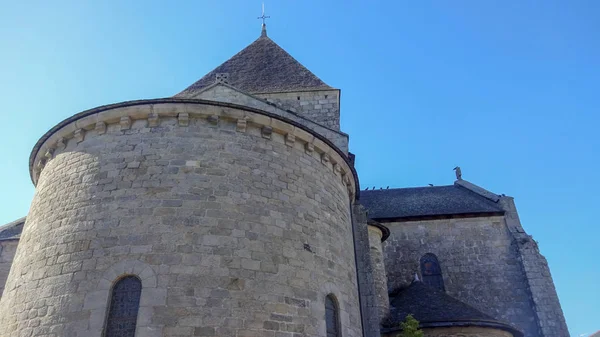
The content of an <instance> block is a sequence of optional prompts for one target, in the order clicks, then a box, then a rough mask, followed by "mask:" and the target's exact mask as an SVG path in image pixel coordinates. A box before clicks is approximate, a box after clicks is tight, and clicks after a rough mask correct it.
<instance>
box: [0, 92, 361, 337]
mask: <svg viewBox="0 0 600 337" xmlns="http://www.w3.org/2000/svg"><path fill="white" fill-rule="evenodd" d="M116 109H117V108H116ZM116 109H113V110H106V111H102V112H100V113H99V114H98V115H96V116H95V117H94V116H91V115H90V116H87V117H85V119H86V120H83V119H79V120H77V121H76V122H74V123H78V125H74V126H73V127H70V126H69V125H65V126H64V127H63V128H62V129H60V130H58V131H56V133H57V134H56V135H52V136H50V137H49V138H47V139H46V141H45V142H44V143H43V144H41V145H40V147H39V151H38V153H39V154H38V155H37V156H35V155H34V160H33V161H34V162H35V163H36V165H34V167H33V169H34V172H33V178H34V181H35V183H36V185H37V186H36V193H35V196H34V200H33V203H32V206H31V209H30V212H29V214H28V217H27V221H26V224H25V227H24V230H23V233H22V236H21V241H20V244H19V246H18V249H17V252H16V255H15V258H14V263H13V267H12V269H11V272H10V274H9V276H8V281H7V283H6V288H5V291H4V296H3V297H2V298H1V299H0V335H1V336H13V335H14V336H17V335H19V336H20V335H24V336H25V335H28V336H86V337H88V336H101V333H102V327H103V320H104V316H103V315H104V314H105V312H106V311H105V310H103V309H104V308H105V307H106V305H107V301H108V298H107V294H108V293H107V290H106V289H108V288H107V285H110V282H111V280H112V282H114V281H115V280H117V279H118V278H119V277H120V276H122V275H127V274H133V275H138V276H139V278H140V279H141V280H142V287H143V289H144V290H143V291H142V300H141V302H142V303H141V306H142V308H141V311H140V315H139V316H138V329H139V330H138V331H140V332H138V334H139V335H143V336H271V337H275V336H289V337H292V336H299V335H302V336H323V335H324V334H325V333H324V332H325V322H324V318H325V307H324V300H325V296H326V295H328V294H330V293H333V295H335V296H336V298H337V299H338V302H339V305H340V321H341V324H342V328H343V331H344V333H345V334H344V336H349V337H352V336H361V334H362V332H361V319H360V311H359V304H358V290H357V284H356V270H355V263H354V254H353V247H352V242H353V240H352V225H351V219H350V207H349V205H350V202H351V200H352V199H353V193H354V185H353V184H354V181H355V179H354V178H353V177H351V178H349V175H350V176H352V172H351V170H350V169H349V168H348V166H347V165H346V164H345V162H344V161H343V159H342V158H341V157H340V155H339V154H338V152H336V151H334V150H332V149H331V148H328V147H327V146H328V145H327V144H326V143H324V142H323V141H320V140H319V139H317V138H315V139H309V141H310V143H311V144H312V145H313V148H314V151H313V152H307V151H306V150H305V148H306V144H307V139H306V137H305V136H304V134H307V132H306V131H305V130H304V131H302V130H299V131H298V132H295V131H294V127H293V126H291V125H289V126H282V125H279V124H277V123H280V124H282V121H277V123H275V122H274V121H273V120H271V119H270V118H267V117H265V116H263V117H261V116H258V115H257V114H255V113H251V112H243V111H229V112H227V113H224V112H223V108H220V107H216V106H203V105H201V104H197V105H194V106H192V105H189V106H188V105H185V104H179V105H178V104H175V103H173V104H164V105H161V106H158V105H154V106H152V105H148V104H140V105H139V106H137V105H136V106H129V107H120V108H118V109H120V110H118V111H117V110H116ZM150 113H153V114H150ZM179 113H185V114H187V115H185V116H186V118H187V122H186V123H183V124H184V126H182V125H181V124H182V123H181V120H182V119H181V118H178V116H179ZM123 114H126V115H127V117H129V119H126V120H125V122H123V118H122V117H125V116H124V115H123ZM212 115H219V116H220V118H219V119H218V122H217V123H211V122H210V121H209V119H208V118H207V116H212ZM148 116H150V117H151V118H152V121H151V122H152V123H151V124H149V123H148V120H147V119H148ZM244 117H248V118H247V119H246V120H247V121H248V122H247V126H246V127H245V128H243V130H240V129H239V128H238V127H237V125H238V123H237V120H238V119H241V118H244ZM98 122H105V123H106V126H105V127H100V128H97V127H96V126H97V123H98ZM186 124H187V126H185V125H186ZM283 124H285V123H283ZM123 125H125V126H126V127H125V128H123ZM265 125H267V126H270V127H271V128H272V133H271V136H270V139H267V138H264V137H262V133H261V130H262V129H263V127H264V126H265ZM62 130H64V132H63V131H62ZM69 130H70V131H69ZM75 130H82V131H79V132H76V133H77V137H78V138H75V134H74V132H75ZM83 130H85V132H83ZM96 130H98V131H102V132H97V131H96ZM242 131H243V132H242ZM300 131H302V132H304V133H302V132H300ZM69 132H71V133H69ZM288 133H293V134H294V135H295V141H294V142H293V143H290V142H289V141H288V143H287V144H286V141H285V139H286V134H288ZM55 138H56V140H54V139H55ZM287 138H288V139H289V137H287ZM58 139H64V142H66V147H65V148H64V149H60V148H59V147H58V146H55V145H54V144H56V142H57V140H58ZM47 147H48V148H50V147H51V148H56V150H55V151H54V154H53V158H52V159H49V160H42V159H41V158H42V156H43V154H44V153H45V152H46V148H47ZM325 151H326V152H327V153H328V155H329V157H330V161H329V162H327V163H323V162H322V161H321V157H322V154H323V153H324V152H325ZM38 162H39V163H40V165H37V163H38ZM334 165H338V168H337V169H335V170H334ZM306 245H308V246H309V247H310V249H307V248H306ZM123 261H130V262H127V263H124V262H123ZM153 275H155V276H153ZM107 282H108V283H107ZM144 291H145V292H144Z"/></svg>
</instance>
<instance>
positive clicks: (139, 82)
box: [0, 0, 600, 337]
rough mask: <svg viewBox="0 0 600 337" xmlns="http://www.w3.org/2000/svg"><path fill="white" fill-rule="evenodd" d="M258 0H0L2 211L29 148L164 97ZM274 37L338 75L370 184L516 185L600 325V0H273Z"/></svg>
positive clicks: (577, 310)
mask: <svg viewBox="0 0 600 337" xmlns="http://www.w3.org/2000/svg"><path fill="white" fill-rule="evenodd" d="M260 7H261V4H260V1H255V0H252V1H250V0H243V1H241V0H240V1H216V0H215V1H188V2H184V1H148V0H144V1H141V0H140V1H116V0H115V1H109V0H106V1H95V2H94V3H92V2H91V1H70V2H69V1H14V0H13V1H10V2H9V1H6V0H0V8H1V10H0V46H1V47H2V48H1V52H0V99H1V102H2V103H1V105H0V106H1V108H0V109H1V110H0V111H1V117H2V124H1V125H2V126H1V131H0V143H1V144H2V165H1V166H0V186H2V193H0V201H1V204H0V205H1V206H0V207H1V212H0V223H5V222H8V221H12V220H14V219H17V218H19V217H22V216H24V215H26V214H27V210H28V208H29V204H30V202H31V198H32V195H33V186H32V184H31V181H30V179H29V174H28V157H29V154H30V151H31V149H32V147H33V145H34V144H35V142H36V141H37V140H38V139H39V138H40V137H41V136H42V135H43V134H44V133H45V132H46V131H47V130H48V129H50V128H51V127H52V126H54V125H55V124H56V123H58V122H59V121H61V120H62V119H64V118H66V117H69V116H71V115H73V114H75V113H77V112H79V111H82V110H85V109H88V108H92V107H96V106H99V105H103V104H108V103H114V102H119V101H125V100H132V99H141V98H157V97H166V96H171V95H174V94H176V93H177V92H179V91H180V90H182V89H184V88H185V87H187V86H188V85H189V84H191V83H193V82H194V81H195V80H197V79H198V78H200V77H201V76H202V75H204V74H205V73H207V72H208V71H210V70H211V69H213V68H214V67H216V66H217V65H219V64H220V63H222V62H223V61H225V60H226V59H228V58H229V57H230V56H232V55H233V54H235V53H236V52H238V51H239V50H241V49H242V48H243V47H245V46H246V45H248V44H249V43H251V42H252V41H253V40H254V39H256V38H257V37H258V36H259V34H260V20H257V19H256V17H257V16H259V15H260ZM266 9H267V14H268V15H270V16H271V17H272V18H271V19H270V20H269V21H268V32H269V36H270V37H271V38H272V39H273V40H274V41H276V42H277V43H278V44H279V45H280V46H282V47H283V48H285V49H286V50H287V51H288V52H289V53H290V54H292V55H293V56H294V57H296V58H297V59H298V60H299V61H300V62H302V63H303V64H304V65H305V66H306V67H308V68H309V69H310V70H312V71H313V72H314V73H315V74H317V75H318V76H319V77H321V79H323V80H324V81H325V82H326V83H327V84H329V85H331V86H334V87H338V88H341V89H342V129H343V131H345V132H347V133H349V134H350V139H351V144H350V145H351V151H352V152H354V153H355V154H356V156H357V170H358V173H359V176H360V180H361V183H362V186H363V187H366V186H369V187H372V186H377V187H380V186H382V187H384V188H385V187H386V186H388V185H389V186H390V187H406V186H427V184H429V183H431V184H435V185H447V184H451V183H452V182H453V180H454V173H453V171H452V168H453V167H454V166H456V165H460V166H461V167H462V171H463V177H464V178H465V179H467V180H469V181H471V182H474V183H476V184H478V185H481V186H483V187H485V188H487V189H489V190H491V191H494V192H496V193H505V194H507V195H511V196H514V197H515V198H516V203H517V207H518V208H519V212H520V215H521V220H522V222H523V225H524V227H525V229H526V230H527V231H528V232H529V233H530V234H532V235H533V237H534V239H536V240H537V241H539V242H540V247H541V250H542V252H543V253H544V255H545V256H546V257H547V258H548V261H549V263H550V267H551V269H552V274H553V277H554V281H555V283H556V287H557V289H558V294H559V297H560V300H561V303H562V306H563V310H564V312H565V315H566V318H567V323H568V325H569V328H570V331H571V334H572V336H574V337H577V336H579V335H581V334H586V333H591V332H594V331H596V330H599V329H600V262H599V261H600V250H599V249H598V242H599V236H600V224H599V223H598V217H597V216H596V214H595V212H596V211H597V210H598V209H599V207H600V206H599V204H600V197H599V193H600V183H599V178H598V173H599V172H600V159H599V152H600V150H599V149H600V140H599V135H598V130H599V126H600V117H599V112H600V94H599V87H600V86H599V84H600V83H599V82H600V39H599V36H600V2H598V1H591V0H590V1H549V0H548V1H516V0H515V1H474V0H473V1H456V0H455V1H413V2H405V1H337V2H335V1H316V0H315V1H308V0H303V1H281V0H277V1H274V0H271V1H268V2H267V3H266Z"/></svg>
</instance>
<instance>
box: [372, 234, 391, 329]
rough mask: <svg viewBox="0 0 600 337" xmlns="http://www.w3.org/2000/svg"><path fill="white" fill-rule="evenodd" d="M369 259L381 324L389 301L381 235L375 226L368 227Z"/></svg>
mask: <svg viewBox="0 0 600 337" xmlns="http://www.w3.org/2000/svg"><path fill="white" fill-rule="evenodd" d="M368 230H369V257H370V258H371V266H372V267H373V286H374V288H375V296H376V297H377V298H376V302H377V313H378V317H379V322H380V323H383V322H384V321H385V320H386V319H387V318H388V317H389V314H390V299H389V296H388V285H387V277H386V271H385V263H384V258H383V247H382V242H381V238H382V235H383V233H382V232H381V230H380V229H379V228H377V227H375V226H369V227H368Z"/></svg>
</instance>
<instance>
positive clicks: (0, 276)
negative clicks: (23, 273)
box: [0, 239, 19, 298]
mask: <svg viewBox="0 0 600 337" xmlns="http://www.w3.org/2000/svg"><path fill="white" fill-rule="evenodd" d="M18 243H19V240H18V239H16V240H4V241H0V298H2V291H3V290H4V284H5V283H6V278H7V277H8V272H9V271H10V265H11V264H12V261H13V258H14V256H15V252H16V251H17V244H18Z"/></svg>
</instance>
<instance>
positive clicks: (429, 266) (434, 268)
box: [421, 253, 445, 290]
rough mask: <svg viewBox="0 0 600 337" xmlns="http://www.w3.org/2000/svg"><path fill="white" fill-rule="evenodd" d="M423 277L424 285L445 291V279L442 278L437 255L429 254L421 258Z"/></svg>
mask: <svg viewBox="0 0 600 337" xmlns="http://www.w3.org/2000/svg"><path fill="white" fill-rule="evenodd" d="M421 275H422V276H423V283H425V284H427V285H428V286H431V287H434V288H437V289H440V290H445V289H444V278H443V277H442V268H440V263H439V262H438V259H437V257H436V256H435V255H433V254H431V253H427V254H425V255H423V257H422V258H421Z"/></svg>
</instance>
